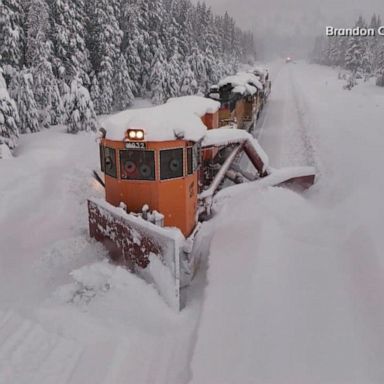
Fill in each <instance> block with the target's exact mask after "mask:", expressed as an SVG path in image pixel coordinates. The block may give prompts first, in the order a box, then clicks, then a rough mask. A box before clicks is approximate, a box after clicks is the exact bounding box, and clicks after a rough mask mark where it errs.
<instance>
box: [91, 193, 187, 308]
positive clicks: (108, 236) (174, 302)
mask: <svg viewBox="0 0 384 384" xmlns="http://www.w3.org/2000/svg"><path fill="white" fill-rule="evenodd" d="M88 213H89V230H90V235H91V237H92V238H94V239H95V240H97V241H99V242H101V243H103V244H104V246H105V247H106V248H107V250H108V252H109V257H110V259H111V261H112V262H113V263H115V264H118V265H121V266H123V267H126V268H128V269H129V270H130V271H131V272H134V273H135V274H137V275H139V276H140V277H142V278H143V279H144V280H145V281H147V282H148V283H149V284H151V285H153V286H155V288H156V289H157V290H158V291H159V293H160V295H161V296H162V297H163V298H164V299H165V301H166V302H167V304H168V305H169V306H170V307H171V308H173V309H175V310H176V311H180V310H181V309H182V308H183V307H184V305H185V300H184V298H182V294H181V286H182V282H181V276H180V259H181V258H183V260H185V259H186V254H185V251H184V249H183V247H184V245H185V238H184V236H183V234H182V233H181V232H180V231H179V230H177V229H175V228H162V227H159V226H157V225H155V224H152V223H151V222H148V221H145V220H144V219H142V218H141V217H137V216H135V215H133V214H128V213H126V212H125V211H124V210H123V209H122V208H116V207H114V206H112V205H111V204H109V203H107V202H106V201H104V200H100V199H89V200H88Z"/></svg>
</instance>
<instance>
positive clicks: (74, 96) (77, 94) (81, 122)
mask: <svg viewBox="0 0 384 384" xmlns="http://www.w3.org/2000/svg"><path fill="white" fill-rule="evenodd" d="M65 107H66V109H67V115H68V121H67V125H68V128H67V131H68V132H69V133H78V132H79V131H96V128H97V120H96V114H95V110H94V108H93V102H92V100H91V97H90V96H89V92H88V91H87V89H86V88H85V87H84V86H83V84H82V80H81V78H80V77H79V76H76V77H75V78H74V79H73V80H72V83H71V92H70V93H69V94H68V96H67V99H66V100H65Z"/></svg>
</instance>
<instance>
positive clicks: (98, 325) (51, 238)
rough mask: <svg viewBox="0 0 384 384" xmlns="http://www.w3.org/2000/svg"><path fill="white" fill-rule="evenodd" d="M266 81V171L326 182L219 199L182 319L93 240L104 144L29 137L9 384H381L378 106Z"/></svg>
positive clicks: (4, 299)
mask: <svg viewBox="0 0 384 384" xmlns="http://www.w3.org/2000/svg"><path fill="white" fill-rule="evenodd" d="M271 74H272V80H273V92H272V94H271V98H270V101H269V104H268V106H267V108H266V110H265V112H264V116H263V118H262V120H261V121H260V123H259V124H258V127H257V130H256V132H255V134H256V136H257V138H258V139H259V141H260V143H261V145H262V146H263V148H264V149H265V151H266V153H267V154H268V156H269V159H270V163H271V166H272V167H280V166H283V165H284V166H288V165H292V166H298V165H315V166H316V167H317V169H318V170H319V173H320V177H319V179H318V181H317V184H316V185H315V186H314V187H313V189H312V190H310V191H308V192H307V193H306V194H304V195H303V196H300V195H297V194H296V193H294V192H292V191H288V190H285V189H278V188H274V189H272V188H267V187H257V188H256V187H254V186H249V187H248V186H247V187H246V188H243V189H242V190H239V192H238V193H236V194H233V196H232V197H231V195H232V194H229V193H225V194H222V197H221V199H219V201H218V202H217V205H216V211H218V214H217V216H216V217H215V219H214V220H213V221H211V222H210V223H208V224H205V226H204V228H203V230H202V231H201V237H200V239H199V242H200V244H199V246H200V249H201V252H202V253H205V251H206V249H208V248H209V250H210V255H209V261H208V271H206V268H207V265H206V264H205V262H204V259H203V264H202V268H201V270H200V272H199V274H198V275H197V277H196V279H195V281H194V283H193V286H192V287H191V289H190V291H189V303H188V307H187V308H186V309H185V310H184V311H183V312H181V313H180V314H175V313H174V312H172V310H171V309H169V308H168V307H167V305H166V304H165V303H164V302H163V301H162V299H161V298H160V297H159V295H158V294H157V292H156V291H155V290H154V289H153V288H152V287H150V286H148V285H147V284H145V283H144V282H143V281H142V280H140V279H139V278H137V277H135V276H133V275H131V274H129V273H128V272H127V271H125V270H122V269H121V268H116V267H112V266H110V265H109V264H108V263H106V262H105V261H104V256H105V251H104V250H103V248H102V247H101V246H99V245H98V244H95V243H94V242H93V241H91V240H90V239H89V237H88V228H87V212H86V199H87V198H88V197H89V196H93V197H101V196H102V194H103V191H102V190H101V189H100V187H99V186H98V185H97V183H96V182H95V181H93V179H92V176H91V171H92V169H94V168H96V167H98V146H97V144H96V143H95V136H94V135H92V134H85V133H82V134H79V135H76V136H72V135H68V134H66V133H65V129H64V128H60V127H57V128H54V129H51V130H49V131H44V132H41V133H38V134H34V135H27V136H25V135H24V136H23V137H22V138H21V141H20V145H19V147H18V149H17V153H16V155H17V156H16V157H15V158H14V159H8V160H1V161H0V175H1V178H0V383H1V384H3V383H4V384H5V383H6V384H8V383H12V384H24V383H25V384H35V383H36V384H37V383H38V384H42V383H46V384H52V383H55V384H56V383H71V384H80V383H82V384H83V383H85V382H86V383H88V382H92V383H95V384H102V383H103V384H118V383H135V384H136V383H137V384H144V383H150V384H152V383H155V384H157V383H161V384H184V383H187V382H188V381H190V380H191V382H192V383H194V384H229V383H230V384H235V383H236V384H237V383H242V384H247V383H255V384H265V383H274V384H275V383H284V384H285V383H295V384H296V383H322V384H323V383H338V384H339V383H348V384H349V383H359V384H362V383H364V384H366V383H381V382H382V381H383V380H384V372H383V368H382V366H383V364H382V363H383V361H382V360H383V359H382V356H383V355H384V353H383V352H384V342H383V341H384V340H383V339H384V334H383V324H384V310H383V308H384V306H383V304H384V302H383V301H384V300H383V299H384V289H383V288H384V283H383V267H384V262H383V258H382V256H381V254H382V249H383V248H384V244H383V242H384V238H383V236H382V234H381V232H382V227H383V217H384V212H383V211H384V205H383V204H382V202H381V199H382V196H383V192H384V181H383V179H382V178H381V177H380V171H381V164H383V160H384V159H383V157H384V155H383V152H382V149H381V148H382V145H381V138H382V129H381V124H380V122H382V117H383V113H382V111H383V107H384V94H383V90H382V89H380V88H377V87H375V86H374V85H373V84H368V83H365V84H362V85H360V86H358V87H356V88H354V89H353V90H352V91H350V92H349V91H345V90H342V85H343V84H342V82H340V81H339V80H337V73H336V71H334V70H332V69H329V68H323V67H320V66H313V65H307V64H303V63H297V64H288V65H284V64H282V63H279V64H278V65H274V66H273V68H271ZM141 104H145V103H144V102H143V103H141ZM211 233H214V235H213V238H212V242H211V244H210V237H211ZM209 244H210V245H209ZM72 271H74V272H72Z"/></svg>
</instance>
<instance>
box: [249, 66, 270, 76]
mask: <svg viewBox="0 0 384 384" xmlns="http://www.w3.org/2000/svg"><path fill="white" fill-rule="evenodd" d="M249 72H252V73H253V72H258V73H261V74H263V75H266V74H267V73H268V69H267V68H265V67H253V68H252V69H251V70H250V71H249Z"/></svg>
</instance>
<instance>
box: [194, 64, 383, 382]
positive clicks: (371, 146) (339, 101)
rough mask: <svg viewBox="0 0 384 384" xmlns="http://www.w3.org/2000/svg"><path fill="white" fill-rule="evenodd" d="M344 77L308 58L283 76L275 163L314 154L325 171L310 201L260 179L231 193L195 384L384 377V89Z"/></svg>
mask: <svg viewBox="0 0 384 384" xmlns="http://www.w3.org/2000/svg"><path fill="white" fill-rule="evenodd" d="M336 77H337V73H336V72H335V71H334V70H332V69H329V68H322V67H319V66H312V65H306V64H302V63H298V64H296V65H287V66H283V67H282V68H281V69H280V71H279V73H278V76H277V78H275V79H274V84H273V94H272V96H271V100H270V104H269V106H268V111H267V113H268V114H267V115H266V117H265V121H264V125H262V126H261V127H259V129H261V130H262V132H261V136H260V139H261V144H262V145H263V146H264V149H265V150H266V151H267V153H268V154H269V155H270V160H271V163H272V165H275V166H280V165H282V164H287V162H289V163H290V164H293V165H296V164H300V163H301V164H303V162H304V163H307V164H310V165H316V167H317V168H318V169H319V171H320V177H319V179H318V182H317V184H316V185H315V186H314V187H313V189H312V190H311V191H309V192H307V193H306V194H305V196H304V197H301V196H299V195H296V194H294V193H293V192H291V191H288V190H283V189H264V190H259V191H256V190H255V188H252V187H251V186H249V187H248V189H249V190H248V191H243V192H242V193H241V194H235V195H234V197H233V198H232V199H230V198H229V199H228V197H227V200H226V204H225V205H224V206H223V209H222V212H221V213H220V215H221V217H222V220H220V223H219V224H218V225H217V226H216V228H215V232H214V237H213V240H212V244H211V248H210V256H209V269H208V276H207V280H208V286H207V289H206V291H205V301H204V305H203V311H202V315H201V322H200V325H199V330H198V340H197V345H196V348H195V351H194V357H193V360H192V372H193V380H192V382H193V383H194V384H208V383H209V384H229V383H231V384H232V383H242V384H247V383H253V384H255V383H256V384H258V383H260V384H261V383H263V384H265V383H322V384H323V383H359V384H361V383H364V384H365V383H380V382H383V380H384V369H383V366H384V365H383V356H384V332H383V331H384V327H383V324H384V279H383V272H384V270H383V267H384V258H383V257H382V249H383V248H384V239H383V236H382V234H381V232H382V228H383V217H384V204H383V203H382V199H381V196H383V194H384V182H383V178H381V177H380V176H379V175H380V168H381V165H382V164H383V160H384V155H383V152H382V145H381V141H382V118H383V112H382V111H383V107H384V92H383V90H380V89H378V88H377V87H375V86H374V85H373V84H371V83H369V84H362V85H360V86H359V87H357V88H355V89H353V91H352V92H349V91H345V90H343V89H342V85H343V84H342V82H340V81H338V80H336ZM257 134H260V131H259V132H257ZM224 218H228V219H227V220H224Z"/></svg>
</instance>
